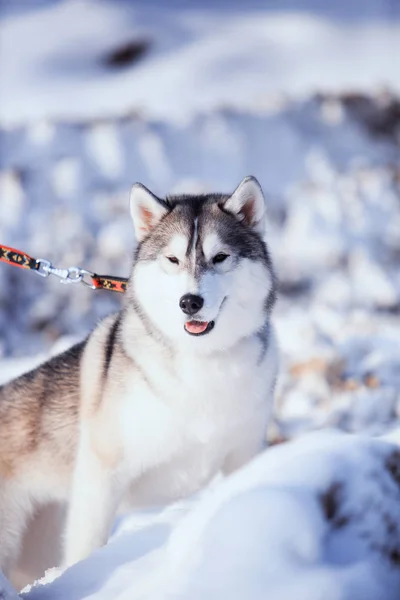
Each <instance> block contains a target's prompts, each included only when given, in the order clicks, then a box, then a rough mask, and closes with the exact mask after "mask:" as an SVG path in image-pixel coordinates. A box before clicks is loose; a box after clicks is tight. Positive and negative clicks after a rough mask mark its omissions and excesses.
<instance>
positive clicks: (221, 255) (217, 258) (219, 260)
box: [213, 252, 229, 265]
mask: <svg viewBox="0 0 400 600" xmlns="http://www.w3.org/2000/svg"><path fill="white" fill-rule="evenodd" d="M228 256H229V254H224V252H219V253H218V254H216V255H215V256H214V258H213V263H214V265H216V264H217V263H222V262H224V260H226V259H227V258H228Z"/></svg>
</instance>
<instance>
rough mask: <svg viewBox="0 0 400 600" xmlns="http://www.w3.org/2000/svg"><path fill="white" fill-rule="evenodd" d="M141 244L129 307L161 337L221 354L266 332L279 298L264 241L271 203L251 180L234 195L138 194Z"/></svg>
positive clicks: (135, 205) (136, 190)
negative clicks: (267, 215)
mask: <svg viewBox="0 0 400 600" xmlns="http://www.w3.org/2000/svg"><path fill="white" fill-rule="evenodd" d="M131 214H132V218H133V223H134V227H135V232H136V238H137V241H138V247H137V250H136V256H135V262H134V266H133V271H132V276H131V282H130V286H129V294H128V302H132V301H133V302H134V303H135V304H136V308H137V309H138V310H139V311H140V312H141V313H142V316H143V318H144V319H146V320H147V322H148V324H149V326H150V327H151V328H152V329H153V331H154V332H158V334H159V335H162V336H164V337H165V338H167V339H168V340H169V341H170V342H171V343H179V344H180V346H181V347H183V348H185V347H188V349H189V348H191V349H193V348H195V349H198V350H200V351H202V352H213V351H215V350H222V349H225V348H229V347H231V346H232V345H234V344H235V343H236V342H237V341H239V340H240V339H242V338H244V337H248V336H249V335H251V334H253V333H255V332H257V331H258V330H260V329H261V328H262V327H263V325H264V324H265V322H266V320H267V318H268V314H269V311H270V310H271V307H272V305H273V301H274V296H275V277H274V273H273V269H272V265H271V260H270V257H269V254H268V250H267V246H266V243H265V240H264V235H265V200H264V196H263V193H262V190H261V187H260V185H259V183H258V181H257V180H256V179H255V178H254V177H246V178H245V179H244V180H243V181H242V182H241V184H240V185H239V186H238V187H237V189H236V190H235V191H234V192H233V194H231V195H222V194H210V195H204V196H176V197H174V196H172V197H168V198H167V199H166V200H161V199H160V198H157V197H156V196H155V195H154V194H152V193H151V192H150V191H149V190H148V189H147V188H145V187H144V186H143V185H141V184H135V185H134V186H133V188H132V192H131Z"/></svg>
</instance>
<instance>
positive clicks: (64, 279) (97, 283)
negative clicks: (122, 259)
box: [0, 244, 128, 293]
mask: <svg viewBox="0 0 400 600" xmlns="http://www.w3.org/2000/svg"><path fill="white" fill-rule="evenodd" d="M0 261H2V262H5V263H8V264H9V265H13V266H14V267H20V268H21V269H29V270H31V271H35V272H36V274H37V275H40V276H41V277H48V276H49V275H55V276H56V277H58V278H59V279H60V280H61V281H60V283H83V284H84V285H86V286H88V287H90V288H91V289H93V290H109V291H111V292H120V293H124V292H126V288H127V284H128V279H126V278H125V277H112V276H110V275H98V274H97V273H92V272H91V271H87V270H86V269H80V268H79V267H70V268H69V269H57V268H56V267H53V265H52V263H51V262H50V261H49V260H47V259H44V258H38V259H36V258H32V256H29V254H26V253H25V252H21V251H20V250H16V249H15V248H10V247H8V246H2V245H1V244H0ZM87 279H89V281H87Z"/></svg>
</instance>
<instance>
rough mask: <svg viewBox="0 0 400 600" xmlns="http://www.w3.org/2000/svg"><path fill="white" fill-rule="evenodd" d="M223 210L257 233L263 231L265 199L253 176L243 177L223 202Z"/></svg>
mask: <svg viewBox="0 0 400 600" xmlns="http://www.w3.org/2000/svg"><path fill="white" fill-rule="evenodd" d="M223 207H224V210H226V211H228V212H230V213H232V214H233V215H235V217H237V218H238V219H239V221H242V222H243V223H245V224H246V225H247V226H248V227H251V228H252V229H254V230H255V231H257V233H259V234H263V233H264V231H265V213H266V210H265V199H264V194H263V192H262V189H261V186H260V184H259V183H258V181H257V179H256V178H255V177H251V176H249V177H245V178H244V179H243V181H242V182H241V183H240V184H239V185H238V187H237V188H236V190H235V191H234V192H233V194H232V196H230V197H229V198H228V199H227V200H226V201H225V202H224V204H223Z"/></svg>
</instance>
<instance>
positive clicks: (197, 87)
mask: <svg viewBox="0 0 400 600" xmlns="http://www.w3.org/2000/svg"><path fill="white" fill-rule="evenodd" d="M399 97H400V1H399V0H337V1H336V2H331V1H329V0H325V1H323V0H319V1H318V0H264V1H261V0H252V1H249V2H245V1H242V2H239V1H237V0H229V1H228V0H215V1H211V0H186V1H183V0H181V1H179V0H171V1H163V0H136V1H135V0H131V1H129V0H114V1H112V0H0V243H2V244H5V245H8V246H14V247H16V248H19V249H21V250H23V251H25V252H27V253H29V254H31V255H32V256H35V257H45V258H49V259H50V260H51V261H52V262H53V263H54V264H56V265H57V266H63V267H66V266H72V265H78V266H82V267H85V268H87V269H91V270H93V271H96V272H98V273H102V274H112V275H120V276H127V275H128V273H129V269H130V264H131V257H132V250H133V245H134V239H133V229H132V226H131V222H130V218H129V211H128V197H129V187H130V185H131V184H132V183H133V182H135V181H140V182H142V183H144V184H145V185H147V186H148V187H149V188H150V189H151V190H153V191H154V192H155V193H157V194H159V195H165V194H166V193H171V192H179V191H186V192H196V191H199V192H206V191H221V192H228V191H230V190H233V189H234V188H235V186H236V185H237V184H238V182H239V181H240V180H241V179H242V178H243V177H244V176H245V175H248V174H253V175H255V176H256V177H257V178H258V179H259V180H260V182H261V183H262V185H263V188H264V190H265V193H266V196H267V198H268V206H269V222H268V239H269V244H270V247H271V252H272V254H273V257H274V259H275V263H276V266H277V271H278V275H279V279H280V298H279V303H278V305H277V308H276V312H275V322H276V325H277V329H278V335H279V340H280V345H281V349H282V373H281V378H280V383H279V388H278V396H277V418H276V420H275V422H274V424H273V425H272V426H271V431H270V432H269V435H270V438H271V440H273V441H280V440H283V439H287V438H289V437H292V436H294V435H296V434H297V433H300V432H302V431H305V430H308V429H312V428H316V427H321V426H333V427H340V428H342V429H345V430H349V431H356V430H367V431H369V432H371V433H379V432H380V431H384V430H386V429H387V428H388V427H390V426H391V425H392V424H395V422H396V421H398V420H399V417H400V341H399V340H400V269H399V261H400V101H399ZM120 302H121V298H120V297H119V295H117V294H113V293H111V292H106V291H91V290H89V289H88V288H85V287H84V286H78V285H76V286H62V285H60V284H59V282H58V280H56V279H55V278H49V279H47V280H45V279H41V278H39V277H37V276H36V275H35V274H33V273H29V272H24V271H22V270H20V269H14V268H12V267H9V266H8V265H5V264H0V379H1V380H2V381H5V380H6V379H9V378H10V377H12V376H13V375H15V374H17V373H19V372H21V371H22V370H24V369H27V368H29V367H30V366H32V365H34V364H37V362H38V361H39V360H42V359H43V358H45V357H47V356H48V355H49V353H52V352H56V351H58V350H60V349H61V348H62V347H65V346H66V345H68V344H70V343H72V342H73V341H75V340H79V339H81V338H83V337H84V336H85V335H86V334H87V333H88V332H89V331H90V328H91V327H92V326H93V325H94V324H95V323H96V321H97V320H98V319H99V318H100V317H102V316H103V315H105V314H107V313H109V312H111V311H113V310H117V309H118V307H119V305H120Z"/></svg>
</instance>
